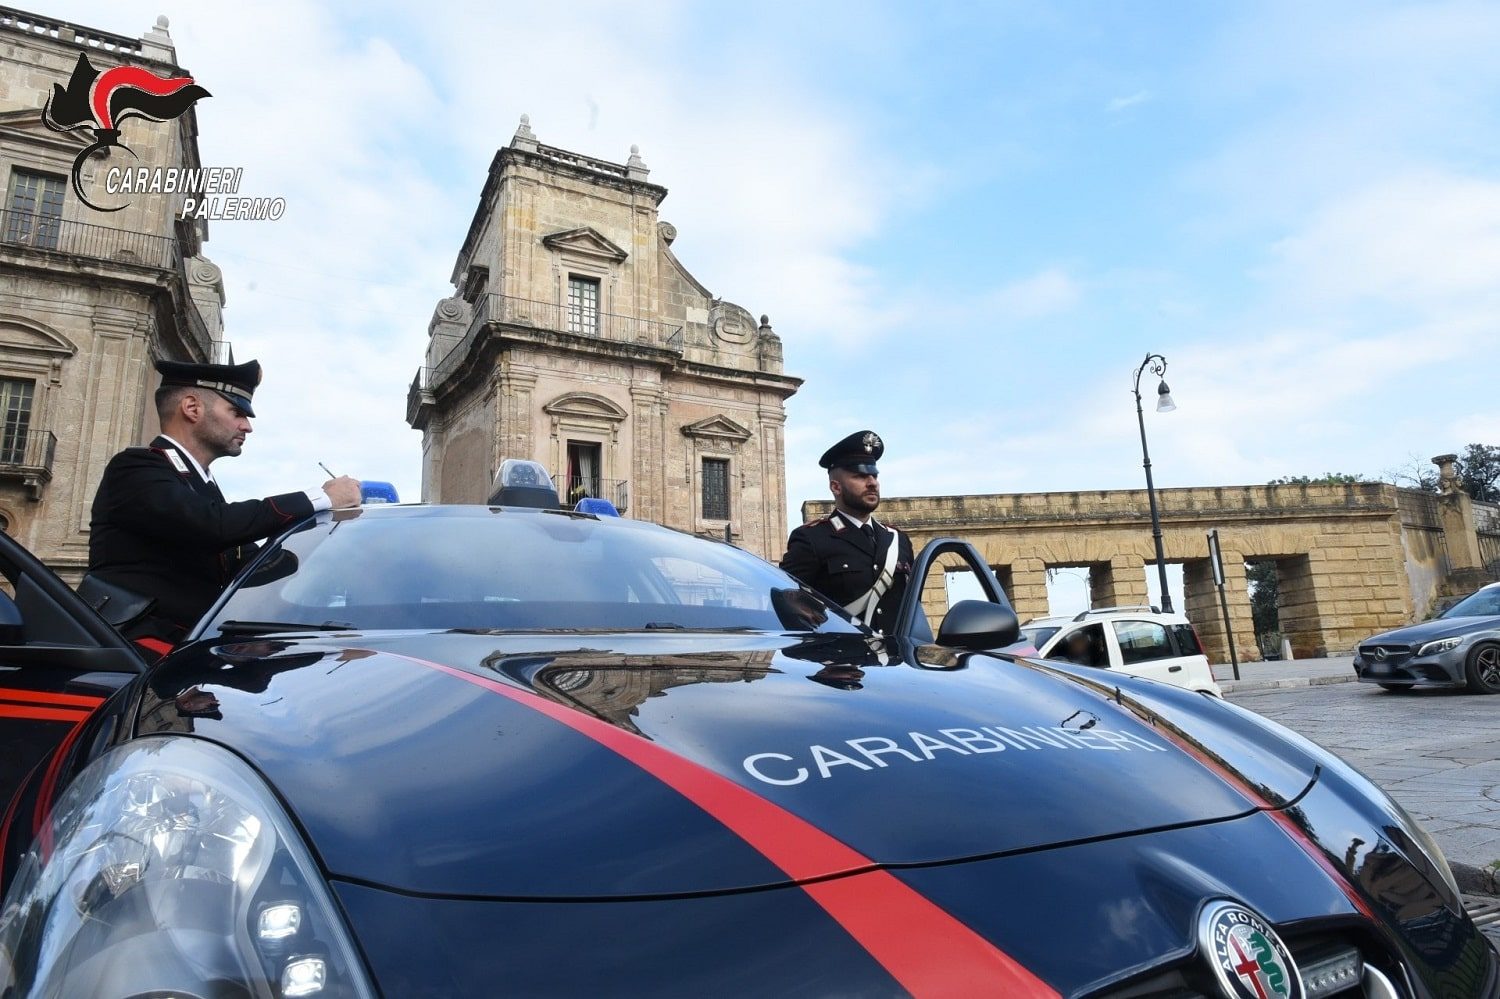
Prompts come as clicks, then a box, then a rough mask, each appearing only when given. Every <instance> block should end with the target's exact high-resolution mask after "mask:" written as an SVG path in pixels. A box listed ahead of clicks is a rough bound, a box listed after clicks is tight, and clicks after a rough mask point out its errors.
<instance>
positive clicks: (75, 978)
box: [0, 486, 1500, 999]
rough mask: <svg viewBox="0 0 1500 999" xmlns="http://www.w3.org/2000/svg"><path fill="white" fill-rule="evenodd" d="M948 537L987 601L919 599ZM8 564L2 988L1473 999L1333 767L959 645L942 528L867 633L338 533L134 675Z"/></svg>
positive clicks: (78, 611)
mask: <svg viewBox="0 0 1500 999" xmlns="http://www.w3.org/2000/svg"><path fill="white" fill-rule="evenodd" d="M539 487H540V486H528V487H527V488H539ZM500 498H501V499H503V498H504V497H503V496H501V497H500ZM553 506H554V507H555V501H554V503H553ZM940 557H941V558H943V559H945V560H947V562H948V564H949V565H951V564H952V561H953V560H955V559H957V560H961V561H963V562H965V563H967V564H968V565H969V566H970V568H971V569H972V570H973V571H974V573H975V575H976V576H977V577H978V578H979V579H980V580H981V581H982V583H983V587H984V588H985V590H986V599H985V600H976V601H964V602H960V603H957V604H955V605H954V606H952V607H951V608H949V609H947V610H946V612H945V613H943V614H941V615H937V614H933V615H932V618H933V619H929V615H928V612H926V611H924V609H923V608H922V606H921V604H920V603H919V602H918V597H919V596H920V594H921V593H922V591H923V589H924V584H925V582H926V580H927V576H928V575H929V573H931V572H941V571H943V565H942V563H940V562H939V558H940ZM0 571H3V573H4V575H5V576H6V578H7V580H8V581H9V583H10V589H11V591H12V592H13V593H14V599H11V598H9V597H6V598H4V599H3V600H0V631H3V635H0V687H3V689H0V733H3V739H4V742H3V748H4V754H3V757H0V768H3V769H0V777H3V780H4V782H5V785H4V787H3V791H0V801H4V800H8V801H9V802H10V803H9V806H8V807H7V809H6V812H5V818H4V831H3V834H0V835H3V836H4V842H3V846H0V858H3V864H4V879H5V882H6V885H7V886H8V892H7V894H6V896H5V901H4V905H3V911H0V995H4V996H7V997H9V996H45V997H72V996H111V997H117V996H132V997H148V996H153V997H163V996H202V997H208V996H215V997H217V996H236V997H239V996H256V997H284V996H285V997H290V996H315V997H327V996H338V997H363V996H376V995H385V996H448V995H453V996H493V995H525V996H533V995H590V994H591V995H625V994H628V995H681V996H701V995H704V994H719V995H730V994H734V995H740V994H743V995H776V996H824V995H845V996H848V995H859V996H866V995H916V996H977V995H995V996H1009V997H1052V996H1094V997H1107V999H1138V997H1162V999H1166V997H1191V996H1199V997H1204V996H1234V997H1255V999H1269V997H1273V996H1274V997H1290V999H1328V997H1341V999H1350V997H1355V996H1365V997H1379V999H1398V997H1399V999H1423V997H1449V996H1491V995H1495V994H1496V992H1497V982H1500V977H1497V976H1500V966H1497V958H1496V953H1495V952H1494V950H1493V949H1492V948H1491V947H1490V945H1489V944H1488V943H1487V942H1486V941H1485V939H1484V938H1483V937H1481V936H1480V934H1479V933H1478V932H1476V930H1475V927H1474V925H1473V923H1472V922H1471V921H1470V920H1469V918H1468V917H1467V916H1466V915H1465V914H1464V911H1463V908H1462V906H1461V904H1460V901H1459V896H1458V891H1457V888H1456V886H1455V884H1454V881H1453V877H1452V875H1451V873H1450V872H1449V870H1448V866H1447V864H1446V863H1445V861H1444V860H1443V857H1442V854H1441V853H1440V852H1439V850H1438V849H1437V847H1436V845H1435V844H1434V843H1433V842H1432V840H1431V839H1430V838H1429V837H1428V836H1427V835H1426V834H1425V833H1424V832H1423V831H1422V830H1421V829H1420V828H1419V827H1418V826H1417V825H1416V823H1414V822H1413V821H1412V819H1411V818H1410V817H1409V816H1408V815H1407V814H1406V813H1405V812H1404V811H1402V809H1401V808H1400V807H1399V806H1398V805H1397V804H1396V803H1395V802H1393V801H1392V800H1391V799H1390V798H1389V797H1387V796H1386V795H1385V794H1383V793H1382V792H1381V791H1379V790H1378V789H1376V788H1375V787H1374V786H1373V785H1371V784H1370V782H1369V781H1368V780H1366V779H1365V778H1364V777H1363V776H1361V775H1360V774H1359V773H1358V772H1356V771H1355V770H1353V769H1352V768H1350V767H1349V766H1347V765H1346V764H1344V763H1342V762H1341V761H1340V760H1338V759H1337V758H1335V757H1334V756H1332V755H1330V754H1329V753H1327V752H1325V751H1324V750H1322V749H1320V748H1319V747H1317V746H1315V745H1313V744H1312V743H1310V742H1308V741H1306V740H1304V739H1302V738H1300V737H1298V736H1296V735H1293V734H1291V733H1289V732H1287V731H1285V730H1283V729H1280V728H1278V727H1277V726H1275V725H1272V724H1270V723H1268V722H1266V721H1264V720H1262V719H1261V718H1259V717H1257V716H1255V715H1253V714H1251V713H1249V712H1246V711H1244V710H1241V709H1239V708H1236V707H1235V706H1234V705H1232V704H1226V703H1224V702H1223V701H1220V700H1218V699H1216V698H1211V697H1205V696H1202V695H1199V694H1196V693H1193V692H1190V691H1186V690H1182V689H1178V688H1175V687H1171V686H1167V685H1164V684H1158V683H1155V682H1153V681H1150V680H1146V679H1141V678H1137V677H1131V676H1125V675H1117V674H1110V675H1108V676H1107V677H1103V678H1101V676H1100V674H1099V673H1098V672H1097V671H1091V670H1089V669H1087V668H1084V667H1072V666H1068V665H1065V664H1060V663H1056V662H1042V661H1030V660H1026V659H1015V658H1012V657H1009V656H1002V655H995V654H991V653H986V652H983V651H977V650H982V649H988V648H994V647H997V646H1003V645H1005V644H1007V643H1009V642H1012V641H1014V640H1015V637H1016V631H1017V627H1016V620H1015V615H1014V614H1013V613H1012V612H1011V609H1010V607H1009V605H1008V603H1007V602H1006V600H1005V596H1004V594H1003V593H1002V592H1001V590H1000V588H999V586H998V585H997V584H996V583H995V581H994V578H993V576H992V575H991V574H990V573H989V571H988V569H987V568H985V566H984V563H983V561H982V560H981V559H980V558H979V556H978V554H977V553H976V552H975V551H974V550H973V549H972V548H970V547H969V546H967V545H965V544H963V543H961V542H957V541H952V540H946V541H938V542H933V543H932V544H930V545H929V546H928V547H927V548H926V549H924V550H923V552H922V553H921V554H920V555H919V557H918V558H917V560H916V562H915V565H914V568H913V573H914V576H913V582H912V585H911V586H910V587H909V588H908V590H907V595H906V601H905V604H904V606H903V607H902V609H901V611H900V615H899V626H898V628H897V629H896V631H895V633H893V634H891V635H888V636H885V637H879V636H876V635H873V634H871V633H870V632H868V631H867V630H865V629H864V628H863V627H861V626H859V625H857V624H855V623H852V622H851V621H850V620H849V619H848V618H847V617H846V616H845V615H844V613H843V612H842V611H841V610H840V609H839V608H838V607H836V606H833V605H831V604H830V603H828V602H827V601H825V600H823V599H822V598H821V597H819V596H818V595H816V594H814V593H812V592H810V591H809V590H807V589H805V588H803V587H801V586H800V585H799V584H798V583H797V582H796V581H795V580H793V579H792V578H790V577H789V576H787V575H786V574H784V573H782V572H781V571H780V570H778V569H776V568H775V567H773V566H771V565H768V564H767V563H765V562H763V561H761V560H760V559H757V558H754V557H752V556H750V555H748V554H746V553H744V552H742V551H739V550H737V549H735V548H733V547H730V546H728V545H725V544H721V543H717V542H714V541H709V540H704V539H699V538H693V537H689V536H685V535H683V534H679V533H676V532H674V531H670V530H666V529H663V528H660V527H655V526H652V525H649V524H644V523H638V522H633V521H629V520H624V519H621V518H618V517H610V516H600V515H597V514H591V513H580V512H574V511H563V510H558V509H555V508H553V509H546V508H545V505H533V506H523V507H516V506H495V507H421V506H414V507H400V506H389V505H382V506H375V507H370V508H366V509H362V510H355V511H346V512H339V513H325V514H320V515H318V516H316V517H314V518H313V519H311V520H309V521H307V522H306V523H303V524H300V525H298V526H297V527H296V528H294V529H293V530H291V531H290V532H288V533H287V534H286V535H285V536H284V537H282V538H281V539H279V541H277V542H276V543H275V544H273V545H270V546H268V548H267V550H266V551H265V552H264V554H263V555H262V556H261V557H260V558H259V560H258V561H257V562H256V563H255V564H253V565H252V566H250V567H249V568H248V569H247V571H246V572H245V573H244V574H243V575H242V576H241V577H240V578H239V579H238V580H237V582H236V583H235V584H234V585H233V586H232V587H231V588H230V589H229V591H228V592H227V593H225V594H224V596H223V598H222V599H221V600H220V601H219V602H218V604H217V605H216V606H215V607H214V608H213V609H212V610H211V611H210V613H209V614H208V616H207V617H206V618H205V619H204V621H203V622H202V623H201V624H200V625H199V626H198V628H197V630H196V631H195V632H194V634H193V635H192V636H191V639H190V640H189V641H188V642H187V643H186V644H184V645H183V646H182V647H180V648H179V649H177V650H176V651H175V652H174V653H173V654H171V655H170V656H168V657H167V658H166V659H164V660H163V661H162V662H160V663H159V664H157V665H155V666H154V667H152V668H150V669H146V668H145V667H144V666H143V665H142V664H141V662H140V661H139V659H137V658H136V657H135V654H134V652H133V651H132V650H131V648H130V646H129V645H128V643H126V642H124V641H123V640H122V639H121V638H120V637H119V636H118V635H117V634H115V633H114V632H113V631H112V630H111V629H110V628H109V627H108V626H107V625H105V624H104V623H103V622H102V621H101V620H100V619H99V618H98V617H97V616H95V615H94V614H93V612H92V611H90V610H89V609H88V608H86V607H84V606H83V605H82V604H81V603H80V602H79V601H78V600H77V599H76V598H74V596H73V594H72V593H71V591H69V590H68V589H67V588H66V587H65V586H63V585H62V584H61V583H60V582H59V581H58V580H57V579H56V578H55V577H53V576H52V574H51V573H49V572H48V571H47V570H46V569H45V568H43V567H42V566H41V565H40V564H38V563H37V562H36V561H35V560H33V559H31V558H30V557H29V556H28V555H27V554H26V553H25V552H24V551H22V550H20V549H19V548H17V547H16V546H15V545H14V544H12V543H10V542H9V541H8V539H0ZM930 633H935V641H930V640H927V639H928V636H929V634H930ZM12 792H14V795H12Z"/></svg>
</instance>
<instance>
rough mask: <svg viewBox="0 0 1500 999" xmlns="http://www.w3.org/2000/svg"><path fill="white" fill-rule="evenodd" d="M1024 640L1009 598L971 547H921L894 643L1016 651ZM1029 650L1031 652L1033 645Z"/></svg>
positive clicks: (955, 543)
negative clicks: (934, 642)
mask: <svg viewBox="0 0 1500 999" xmlns="http://www.w3.org/2000/svg"><path fill="white" fill-rule="evenodd" d="M924 597H925V600H924ZM924 604H925V606H924ZM1020 634H1021V628H1020V622H1019V621H1018V620H1017V619H1016V613H1015V610H1014V609H1013V608H1012V607H1011V605H1010V598H1009V597H1007V596H1006V595H1005V590H1004V589H1003V588H1002V587H1001V586H1000V581H999V580H997V579H996V578H995V574H994V573H993V572H992V571H991V570H990V567H989V565H987V564H986V563H985V561H984V559H983V558H982V557H981V556H980V554H979V552H977V551H976V550H975V549H974V546H973V545H971V544H969V543H968V542H966V541H960V540H958V539H957V538H936V539H934V540H932V541H929V542H928V543H927V544H926V545H924V546H923V547H922V550H921V551H920V552H918V553H917V557H916V558H915V559H914V560H913V562H912V569H911V575H910V576H909V577H908V579H907V586H906V592H905V593H904V594H903V595H902V597H901V606H900V608H899V609H898V610H897V612H896V620H895V621H894V622H893V625H892V628H891V631H890V635H891V636H892V637H896V638H900V639H903V640H906V641H910V642H915V643H918V644H920V643H930V642H933V641H936V642H937V644H939V645H953V646H956V647H959V648H966V649H991V650H1000V649H1005V648H1007V647H1016V646H1017V643H1018V641H1019V640H1020ZM1025 647H1026V648H1027V649H1028V650H1029V649H1030V648H1031V646H1030V644H1029V643H1027V644H1026V646H1025Z"/></svg>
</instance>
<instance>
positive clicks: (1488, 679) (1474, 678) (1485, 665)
mask: <svg viewBox="0 0 1500 999" xmlns="http://www.w3.org/2000/svg"><path fill="white" fill-rule="evenodd" d="M1464 677H1465V679H1467V680H1468V686H1469V691H1470V692H1471V693H1474V694H1500V645H1493V644H1490V643H1485V644H1484V645H1476V646H1474V648H1473V650H1472V651H1470V653H1469V658H1468V660H1467V661H1466V662H1465V663H1464Z"/></svg>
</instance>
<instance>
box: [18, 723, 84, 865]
mask: <svg viewBox="0 0 1500 999" xmlns="http://www.w3.org/2000/svg"><path fill="white" fill-rule="evenodd" d="M84 717H85V718H87V717H88V716H87V715H85V716H84ZM82 731H83V722H82V721H80V722H78V724H76V725H74V726H73V727H72V729H70V730H69V732H68V734H67V735H65V736H63V741H62V743H61V744H60V745H59V746H58V747H57V749H55V750H54V751H53V753H52V760H51V762H50V763H48V764H47V772H46V773H45V774H43V775H42V786H41V789H40V790H39V791H38V792H37V796H36V810H35V811H34V812H32V815H31V832H32V835H33V836H40V837H41V844H42V859H43V860H46V859H47V858H48V857H50V856H51V855H52V824H51V823H50V822H47V821H45V820H46V818H47V812H48V811H49V810H50V809H51V808H52V795H53V793H54V792H55V791H56V790H57V778H58V775H59V774H60V773H61V772H62V765H63V760H64V759H66V758H67V755H68V752H69V751H70V750H71V749H72V748H73V742H74V741H75V740H76V739H77V738H78V735H79V733H80V732H82Z"/></svg>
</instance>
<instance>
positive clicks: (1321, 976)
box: [1093, 935, 1407, 999]
mask: <svg viewBox="0 0 1500 999" xmlns="http://www.w3.org/2000/svg"><path fill="white" fill-rule="evenodd" d="M1287 945H1288V947H1290V948H1291V951H1292V957H1293V959H1294V960H1295V961H1296V962H1297V968H1298V970H1299V971H1300V972H1301V973H1302V984H1303V988H1304V990H1305V991H1306V993H1307V999H1407V992H1406V989H1405V986H1404V985H1402V984H1400V980H1401V977H1402V976H1401V974H1400V972H1399V971H1397V970H1396V967H1395V965H1394V963H1393V962H1392V961H1391V960H1390V959H1389V958H1387V957H1385V956H1384V955H1383V954H1381V953H1379V952H1378V951H1376V950H1375V948H1373V947H1371V946H1365V945H1362V943H1359V942H1356V941H1353V940H1350V939H1345V938H1342V937H1333V936H1327V935H1324V936H1319V937H1314V938H1310V939H1302V940H1297V941H1292V940H1288V941H1287ZM1222 994H1223V993H1222V992H1221V991H1220V988H1219V984H1218V982H1217V980H1215V978H1214V973H1213V971H1212V969H1211V968H1210V967H1209V966H1208V962H1207V961H1206V960H1205V959H1204V958H1203V956H1202V955H1201V954H1194V955H1193V956H1192V957H1190V958H1188V959H1187V960H1186V961H1183V962H1181V963H1179V964H1177V965H1176V966H1174V967H1172V968H1169V969H1166V970H1158V971H1156V972H1154V973H1152V974H1150V975H1148V976H1146V977H1144V978H1138V979H1136V980H1134V981H1132V982H1130V983H1129V984H1127V985H1121V986H1115V987H1113V988H1109V989H1105V990H1104V991H1102V992H1096V993H1094V994H1093V999H1219V997H1220V996H1222Z"/></svg>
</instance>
